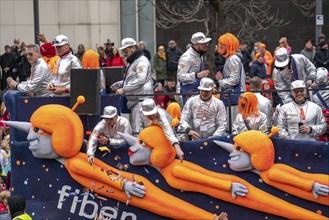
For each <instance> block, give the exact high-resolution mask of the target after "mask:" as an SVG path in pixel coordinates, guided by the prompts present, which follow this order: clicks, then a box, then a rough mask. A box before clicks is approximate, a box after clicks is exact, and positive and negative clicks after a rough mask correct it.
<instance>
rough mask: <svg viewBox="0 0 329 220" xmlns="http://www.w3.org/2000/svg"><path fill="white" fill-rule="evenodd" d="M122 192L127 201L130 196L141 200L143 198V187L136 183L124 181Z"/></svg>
mask: <svg viewBox="0 0 329 220" xmlns="http://www.w3.org/2000/svg"><path fill="white" fill-rule="evenodd" d="M122 189H123V191H125V193H126V195H127V197H128V199H130V198H131V195H134V196H137V197H140V198H143V197H144V196H145V186H144V185H139V184H137V183H133V182H131V181H126V182H125V183H124V184H123V187H122Z"/></svg>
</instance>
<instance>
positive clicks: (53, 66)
mask: <svg viewBox="0 0 329 220" xmlns="http://www.w3.org/2000/svg"><path fill="white" fill-rule="evenodd" d="M42 58H43V59H44V60H45V61H46V63H47V64H48V67H49V69H50V71H51V74H52V75H54V74H55V71H56V64H57V61H58V60H59V59H60V58H59V56H54V57H50V58H49V57H46V56H43V57H42Z"/></svg>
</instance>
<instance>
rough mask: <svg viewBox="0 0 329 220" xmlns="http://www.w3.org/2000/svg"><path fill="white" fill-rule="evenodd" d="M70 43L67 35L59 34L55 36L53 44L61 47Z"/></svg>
mask: <svg viewBox="0 0 329 220" xmlns="http://www.w3.org/2000/svg"><path fill="white" fill-rule="evenodd" d="M68 43H69V38H68V37H66V36H65V35H58V36H56V37H55V39H54V41H53V45H54V46H55V47H59V46H62V45H64V44H68Z"/></svg>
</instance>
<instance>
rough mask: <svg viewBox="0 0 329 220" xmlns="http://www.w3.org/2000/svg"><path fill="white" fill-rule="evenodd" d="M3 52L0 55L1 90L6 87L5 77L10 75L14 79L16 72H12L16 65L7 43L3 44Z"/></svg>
mask: <svg viewBox="0 0 329 220" xmlns="http://www.w3.org/2000/svg"><path fill="white" fill-rule="evenodd" d="M4 49H5V53H3V54H2V55H1V60H0V66H1V68H2V77H1V90H5V89H6V87H7V78H8V77H11V78H12V79H16V73H15V72H13V69H14V68H15V65H16V60H15V56H14V55H13V54H12V53H11V49H10V46H9V45H6V46H5V48H4Z"/></svg>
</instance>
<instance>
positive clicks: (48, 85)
mask: <svg viewBox="0 0 329 220" xmlns="http://www.w3.org/2000/svg"><path fill="white" fill-rule="evenodd" d="M54 87H55V86H54V84H53V83H51V82H50V83H48V84H47V89H48V90H52V88H54Z"/></svg>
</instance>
